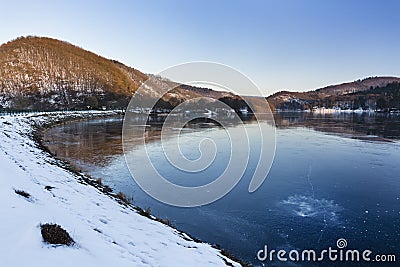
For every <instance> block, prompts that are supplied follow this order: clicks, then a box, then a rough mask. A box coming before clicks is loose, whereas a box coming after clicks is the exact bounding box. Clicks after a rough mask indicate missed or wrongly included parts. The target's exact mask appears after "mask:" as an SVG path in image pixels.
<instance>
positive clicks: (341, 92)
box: [267, 77, 400, 110]
mask: <svg viewBox="0 0 400 267" xmlns="http://www.w3.org/2000/svg"><path fill="white" fill-rule="evenodd" d="M399 83H400V78H397V77H370V78H366V79H363V80H357V81H354V82H349V83H343V84H338V85H331V86H327V87H324V88H321V89H317V90H312V91H307V92H288V91H282V92H278V93H276V94H274V95H271V96H269V97H268V98H267V99H268V102H269V103H270V105H271V106H272V108H273V109H281V110H298V109H300V110H305V109H313V108H337V109H360V108H362V109H391V108H396V109H397V108H399V107H400V99H399V88H400V86H399Z"/></svg>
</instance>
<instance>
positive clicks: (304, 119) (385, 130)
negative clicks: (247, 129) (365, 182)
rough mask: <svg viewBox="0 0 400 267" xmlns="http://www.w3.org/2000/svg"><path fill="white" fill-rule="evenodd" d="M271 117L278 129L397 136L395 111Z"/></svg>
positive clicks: (380, 138)
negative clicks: (293, 128)
mask: <svg viewBox="0 0 400 267" xmlns="http://www.w3.org/2000/svg"><path fill="white" fill-rule="evenodd" d="M274 119H275V124H276V126H277V127H279V128H285V127H308V128H312V129H314V130H316V131H320V132H325V133H331V134H337V135H340V136H343V137H349V138H354V139H361V140H372V141H373V140H376V141H390V140H391V139H395V140H396V139H397V140H399V139H400V116H399V115H396V114H383V113H376V114H373V113H334V114H315V113H309V112H281V113H276V114H274Z"/></svg>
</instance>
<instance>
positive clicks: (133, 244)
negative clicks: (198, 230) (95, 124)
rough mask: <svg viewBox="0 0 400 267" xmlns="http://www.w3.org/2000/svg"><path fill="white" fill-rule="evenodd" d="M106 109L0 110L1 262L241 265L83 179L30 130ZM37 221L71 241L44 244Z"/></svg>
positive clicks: (91, 264) (38, 263)
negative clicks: (60, 231)
mask: <svg viewBox="0 0 400 267" xmlns="http://www.w3.org/2000/svg"><path fill="white" fill-rule="evenodd" d="M106 115H112V112H69V113H42V114H26V115H21V116H12V115H5V116H0V129H1V132H0V135H1V139H0V140H1V143H0V169H1V171H0V212H1V214H2V220H1V227H0V236H1V245H0V246H1V250H0V251H1V257H0V266H41V267H44V266H96V267H98V266H226V265H229V266H240V264H239V263H236V262H234V261H232V260H231V259H229V258H227V257H226V256H223V255H222V254H221V251H220V250H218V249H215V248H213V247H212V246H211V245H209V244H206V243H199V242H196V241H194V240H192V239H191V238H190V237H189V236H188V235H186V234H184V233H181V232H179V231H177V230H175V229H173V228H171V227H169V226H167V225H165V224H162V223H160V222H157V221H155V220H152V219H149V218H147V217H144V216H142V215H139V214H138V213H137V211H136V210H135V209H134V208H133V207H131V206H127V205H124V204H121V203H119V202H118V201H117V200H116V199H115V198H113V197H111V196H109V195H107V194H104V193H103V192H101V190H99V189H98V188H96V187H94V186H90V185H88V184H87V183H85V182H83V181H82V179H81V178H80V177H79V174H76V173H74V172H71V171H68V170H67V169H65V168H64V167H63V166H62V165H63V163H62V162H60V161H59V160H57V159H55V158H53V157H52V156H51V155H50V154H49V153H47V152H45V151H43V150H42V149H41V148H40V146H38V144H37V142H36V141H35V140H34V138H33V133H34V131H35V129H37V127H41V126H46V125H47V126H48V125H50V124H53V123H56V122H62V121H63V120H67V119H71V118H76V119H78V118H86V117H92V116H106ZM15 190H23V191H24V192H27V193H29V194H30V197H29V198H25V197H23V196H21V195H18V194H16V193H15ZM43 223H56V224H59V225H61V226H62V227H63V228H64V229H65V230H67V231H68V232H69V233H70V235H71V237H72V238H73V239H74V241H75V242H76V243H75V245H74V246H72V247H67V246H52V245H49V244H46V243H45V242H44V241H43V240H42V236H41V233H40V224H43Z"/></svg>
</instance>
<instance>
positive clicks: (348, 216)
mask: <svg viewBox="0 0 400 267" xmlns="http://www.w3.org/2000/svg"><path fill="white" fill-rule="evenodd" d="M274 117H275V124H276V139H277V143H276V154H275V160H274V162H273V165H272V168H271V170H270V172H269V174H268V176H267V179H266V180H265V181H264V183H263V184H262V186H261V187H260V188H259V189H258V190H257V191H255V192H254V193H249V192H248V185H249V182H250V179H251V177H252V173H253V172H254V169H255V168H256V164H257V158H256V157H255V156H253V153H254V154H257V153H256V152H259V151H258V150H259V149H260V143H259V141H260V140H258V139H257V138H256V139H254V140H252V141H251V143H250V148H251V151H252V153H251V154H250V159H249V164H248V167H247V169H246V170H245V173H244V175H243V178H242V179H241V181H240V182H239V183H238V185H237V186H236V187H235V188H234V189H233V190H232V191H231V192H230V193H228V194H227V195H226V196H224V197H223V198H221V199H219V200H218V201H216V202H214V203H212V204H209V205H205V206H201V207H197V208H177V207H172V206H169V205H165V204H163V203H160V202H158V201H156V200H154V199H153V198H151V197H149V196H148V195H147V194H146V193H144V192H143V191H142V190H141V189H140V188H139V187H138V186H137V185H136V183H135V182H134V180H133V179H132V177H131V175H130V172H129V170H128V168H127V166H126V163H125V158H124V156H123V154H122V153H123V151H122V145H121V140H122V139H121V131H122V119H123V118H113V119H96V120H88V121H81V122H75V123H69V124H65V125H63V126H60V127H56V128H53V129H51V130H49V131H48V132H47V133H46V135H45V140H46V143H47V145H48V147H49V148H50V150H52V151H54V152H55V153H56V154H57V156H58V157H60V158H63V159H65V160H69V161H71V162H73V163H74V164H76V165H78V166H79V167H81V168H82V169H83V170H85V171H86V172H88V173H89V174H91V175H92V176H93V177H95V178H97V177H101V178H102V179H103V182H104V183H106V184H108V185H110V186H111V187H112V188H113V189H114V190H115V191H116V192H118V191H122V192H124V193H125V194H126V195H128V196H132V197H133V199H134V203H135V204H136V205H138V206H141V207H142V208H146V207H150V208H151V210H152V213H153V214H154V215H156V216H159V217H162V218H168V219H170V220H171V221H172V223H173V225H175V226H176V227H177V228H179V229H181V230H183V231H186V232H188V233H190V234H191V235H193V236H195V237H197V238H199V239H201V240H204V241H207V242H209V243H217V244H220V245H221V247H222V248H224V249H226V250H228V251H230V252H232V253H233V254H235V255H237V256H238V257H240V258H242V259H244V260H247V261H249V262H251V263H253V264H254V265H256V266H258V265H260V266H261V265H262V264H263V263H264V264H265V265H271V266H321V265H324V266H332V265H333V266H363V264H362V263H358V264H357V263H354V262H346V263H341V262H336V263H335V262H328V261H325V262H323V263H321V262H320V263H309V262H297V263H293V262H285V263H283V262H279V261H277V260H276V259H275V261H273V262H269V261H266V262H261V261H259V260H258V259H257V258H256V254H257V252H258V251H259V250H260V249H263V248H264V246H265V245H267V246H268V248H269V249H275V250H279V249H284V250H286V251H290V250H292V249H297V250H299V251H301V250H302V249H314V250H316V251H321V250H323V249H327V248H328V247H334V248H336V241H337V240H338V239H339V238H344V239H346V241H347V248H349V249H358V250H360V251H362V250H364V249H369V250H371V251H372V252H373V254H372V255H375V254H395V255H396V256H397V257H396V258H397V263H398V260H399V259H400V142H399V140H400V116H396V115H388V114H366V113H363V114H312V113H280V114H275V116H274ZM260 123H266V122H260ZM245 125H246V126H245V127H246V130H247V131H248V133H249V135H250V136H251V135H252V134H253V132H255V131H256V130H257V124H256V123H255V122H254V121H252V120H249V121H247V122H246V124H245ZM232 127H234V126H232ZM271 127H272V126H271ZM160 129H161V124H156V123H155V124H153V125H151V126H150V127H149V129H148V130H147V136H146V140H147V142H148V143H147V144H148V145H147V150H148V152H149V153H151V155H152V160H153V161H154V165H155V166H156V167H157V168H159V169H160V171H161V172H163V173H164V174H165V175H167V176H168V177H171V181H173V182H175V183H177V184H180V183H181V184H185V185H197V184H198V183H203V182H208V180H209V179H210V177H212V175H213V174H218V173H220V172H222V171H223V170H224V167H225V165H226V162H227V160H228V158H229V151H230V148H229V143H227V137H226V132H225V130H224V129H223V128H221V127H216V126H215V125H212V124H207V123H205V124H199V125H193V126H192V127H188V128H187V129H186V128H185V130H184V131H173V130H171V133H170V135H169V136H168V140H170V141H171V142H172V141H173V140H174V139H175V138H178V136H179V138H180V140H179V141H180V145H181V149H182V153H184V154H185V155H187V156H188V157H189V158H196V157H198V156H199V151H198V149H197V144H198V143H199V142H200V141H201V139H203V138H204V137H207V138H212V139H213V140H214V141H215V143H216V146H217V147H218V148H219V149H218V153H217V157H216V160H215V162H214V163H213V164H212V165H211V166H210V167H209V168H208V169H206V170H204V171H203V172H201V173H200V174H198V176H195V177H196V179H193V177H192V176H191V178H190V179H189V177H186V176H184V175H183V174H182V173H179V172H176V170H174V169H173V168H171V167H170V166H168V165H167V164H165V162H164V161H165V158H164V157H163V156H162V153H163V149H162V147H161V144H160V142H161V141H160ZM168 140H167V142H166V143H165V144H163V145H164V146H167V147H168V145H169V141H168ZM130 142H134V144H135V149H137V150H140V149H144V148H143V144H142V139H141V137H140V136H138V138H137V139H135V138H132V140H130ZM136 144H137V145H136ZM194 144H195V145H194ZM234 145H239V146H240V145H243V144H234ZM178 174H179V175H178ZM377 265H381V266H396V264H392V265H390V264H389V263H381V264H377Z"/></svg>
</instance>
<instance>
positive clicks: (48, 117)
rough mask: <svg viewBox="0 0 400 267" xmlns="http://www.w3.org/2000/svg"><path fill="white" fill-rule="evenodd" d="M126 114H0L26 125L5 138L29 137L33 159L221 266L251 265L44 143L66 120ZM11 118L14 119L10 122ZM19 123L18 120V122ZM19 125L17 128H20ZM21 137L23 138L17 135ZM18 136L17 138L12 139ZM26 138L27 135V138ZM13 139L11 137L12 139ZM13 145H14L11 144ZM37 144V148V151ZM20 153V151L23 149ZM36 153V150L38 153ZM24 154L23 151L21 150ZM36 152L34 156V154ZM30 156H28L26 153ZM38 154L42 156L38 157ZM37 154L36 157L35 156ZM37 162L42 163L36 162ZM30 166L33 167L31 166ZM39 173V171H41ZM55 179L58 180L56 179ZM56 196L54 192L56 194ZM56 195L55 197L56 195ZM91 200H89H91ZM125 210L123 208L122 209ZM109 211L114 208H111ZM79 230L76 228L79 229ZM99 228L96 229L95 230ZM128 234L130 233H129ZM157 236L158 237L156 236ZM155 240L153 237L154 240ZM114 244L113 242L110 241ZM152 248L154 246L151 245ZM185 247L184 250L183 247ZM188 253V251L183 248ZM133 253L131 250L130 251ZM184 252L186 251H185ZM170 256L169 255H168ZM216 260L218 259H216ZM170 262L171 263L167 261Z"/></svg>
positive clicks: (12, 124)
mask: <svg viewBox="0 0 400 267" xmlns="http://www.w3.org/2000/svg"><path fill="white" fill-rule="evenodd" d="M122 114H123V113H122V112H121V111H83V112H76V111H73V112H43V113H38V114H25V115H20V116H13V115H4V116H0V118H1V119H0V121H2V122H0V123H3V125H7V126H10V127H11V128H15V126H16V125H15V124H20V125H21V124H22V125H23V126H25V127H23V128H25V129H24V130H25V131H19V132H17V136H15V135H14V136H11V135H10V134H8V133H7V132H8V131H7V130H8V129H3V133H4V134H5V136H6V138H8V139H20V140H18V141H21V139H25V138H27V139H28V140H25V141H26V143H29V150H28V151H26V149H25V151H24V152H25V153H29V155H28V156H30V158H31V160H33V161H34V160H37V159H38V158H41V160H42V161H43V162H41V163H45V165H46V167H47V168H50V169H62V170H63V171H64V172H66V173H67V174H69V176H70V177H68V178H73V179H74V180H75V182H76V183H77V184H80V185H81V186H82V185H83V186H85V187H87V186H89V187H90V188H94V189H95V191H97V192H98V193H100V194H101V195H102V196H103V197H102V198H108V199H111V200H112V202H114V205H118V206H119V207H123V209H124V211H125V212H126V213H128V214H130V215H132V217H134V216H133V214H136V215H139V216H140V217H143V218H145V219H146V220H149V221H148V222H147V224H153V223H151V222H154V223H156V224H160V225H163V227H167V229H168V231H170V232H173V233H175V235H176V236H177V237H179V239H180V240H181V241H179V242H178V244H179V243H180V242H189V243H193V244H192V245H188V246H183V247H184V248H185V247H186V249H187V248H188V247H189V248H196V249H198V247H199V246H201V247H202V248H206V249H205V250H206V251H207V250H208V251H207V253H209V254H214V255H213V256H214V258H215V257H216V258H217V259H219V261H216V262H220V263H221V265H222V266H226V265H228V266H240V265H243V266H246V265H248V264H247V263H246V262H243V261H241V260H240V259H237V258H236V257H235V256H233V255H232V254H230V253H228V252H226V251H225V250H223V249H220V248H219V246H218V245H211V244H208V243H204V242H202V241H200V240H198V239H196V238H193V237H191V236H190V235H189V234H186V233H184V232H182V231H179V230H178V229H176V228H174V227H172V226H171V225H169V222H168V221H165V220H163V219H160V218H157V217H155V216H153V215H151V214H150V213H149V212H147V211H145V210H143V209H141V208H140V207H137V206H135V205H133V204H131V203H128V202H129V200H127V199H124V198H121V197H120V196H118V194H115V193H114V192H112V191H110V188H109V187H108V186H106V185H102V184H101V183H99V182H97V181H96V180H94V179H93V178H92V177H90V176H89V175H87V174H85V173H83V172H82V171H79V170H78V169H77V168H76V167H75V166H73V164H71V163H69V162H65V161H63V160H61V159H58V158H57V157H56V156H55V155H53V154H52V153H51V152H50V151H49V150H48V148H47V147H46V146H45V145H44V140H43V133H44V132H45V131H46V130H48V129H50V128H52V127H56V126H58V125H61V124H64V123H70V122H73V121H79V120H87V119H94V118H106V117H113V116H121V115H122ZM10 121H11V122H10ZM17 122H18V123H17ZM17 128H18V127H17ZM18 136H19V137H20V138H18ZM13 137H17V138H13ZM24 137H25V138H24ZM9 141H12V140H9ZM23 146H24V147H25V146H28V144H23ZM6 147H7V146H4V145H2V146H0V151H1V152H4V154H5V155H6V156H10V153H8V152H7V149H6ZM11 147H13V146H11ZM34 147H36V149H37V150H38V151H34V149H33V148H34ZM20 152H21V151H20ZM35 152H36V153H35ZM20 154H21V153H20ZM32 154H33V155H32ZM24 156H27V155H24ZM38 156H39V157H38ZM32 157H34V159H32ZM13 159H14V161H15V163H17V162H18V157H13ZM37 164H38V165H42V164H40V163H39V161H38V162H37ZM19 165H20V166H19V167H20V168H22V169H25V170H26V167H24V166H22V164H19ZM29 167H30V166H29ZM38 172H40V171H38ZM64 174H65V173H64ZM53 182H55V181H53ZM53 196H54V193H53ZM54 197H55V196H54ZM88 200H90V199H88ZM121 212H122V211H121ZM110 213H112V212H111V210H110ZM110 218H111V219H112V218H113V216H110ZM131 219H133V218H131ZM77 230H79V229H76V231H77ZM95 231H96V230H95ZM126 234H128V233H126ZM153 239H156V238H153ZM153 241H154V240H153ZM156 241H159V242H160V243H163V242H164V241H163V239H161V240H156ZM77 243H78V244H79V243H80V242H79V240H77ZM111 244H113V243H111ZM150 249H154V248H152V247H151V246H150ZM183 250H185V249H183ZM182 252H185V251H182ZM130 254H132V252H130ZM182 254H184V253H182ZM171 256H173V258H176V257H179V252H178V255H176V253H175V255H171ZM167 258H169V256H168V257H167ZM190 260H193V261H194V262H192V263H191V264H194V265H204V264H200V262H201V261H198V259H194V258H191V257H190V256H189V257H185V261H190ZM214 261H215V259H214ZM156 263H157V264H165V263H164V262H156ZM166 265H168V263H166ZM170 265H171V266H176V263H174V264H170Z"/></svg>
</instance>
